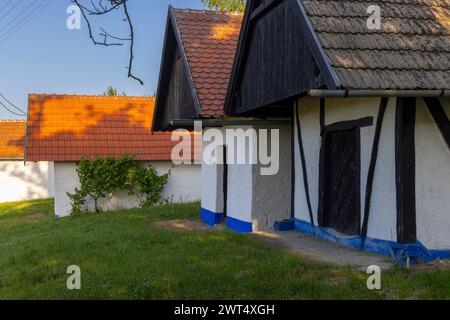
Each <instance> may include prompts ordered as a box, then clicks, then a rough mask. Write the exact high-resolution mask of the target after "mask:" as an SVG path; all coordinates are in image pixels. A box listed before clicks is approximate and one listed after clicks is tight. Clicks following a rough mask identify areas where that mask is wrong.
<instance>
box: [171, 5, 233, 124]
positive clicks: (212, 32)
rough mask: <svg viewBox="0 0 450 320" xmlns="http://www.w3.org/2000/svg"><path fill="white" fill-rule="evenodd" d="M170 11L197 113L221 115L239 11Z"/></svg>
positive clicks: (231, 62)
mask: <svg viewBox="0 0 450 320" xmlns="http://www.w3.org/2000/svg"><path fill="white" fill-rule="evenodd" d="M174 12H175V18H176V21H177V25H178V28H179V30H180V33H181V40H182V42H183V46H184V50H185V53H186V56H187V60H188V63H189V67H190V70H191V74H192V78H193V81H194V86H195V89H196V92H197V96H198V98H199V102H200V107H201V111H202V112H201V114H202V116H203V117H206V118H212V117H220V116H223V115H224V111H223V107H224V103H225V96H226V93H227V89H228V81H229V79H230V74H231V69H232V67H233V60H234V56H235V52H236V47H237V42H238V38H239V32H240V29H241V23H242V15H241V14H235V13H220V12H214V11H204V10H202V11H200V10H192V9H174Z"/></svg>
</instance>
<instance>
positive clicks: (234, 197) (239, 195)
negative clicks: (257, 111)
mask: <svg viewBox="0 0 450 320" xmlns="http://www.w3.org/2000/svg"><path fill="white" fill-rule="evenodd" d="M250 128H251V127H250V126H245V127H236V126H229V127H226V128H224V130H227V129H243V130H247V129H250ZM226 142H227V149H228V153H227V155H228V162H229V163H230V162H231V161H230V157H231V154H232V152H231V150H230V149H231V147H230V145H229V141H226ZM241 147H242V146H241ZM249 149H250V148H248V147H247V148H246V149H242V148H241V149H239V146H238V145H236V146H235V154H236V155H237V154H245V156H246V159H248V157H249V152H250V150H249ZM227 185H228V191H227V198H228V201H227V216H228V217H232V218H235V219H238V220H240V221H244V222H252V209H253V207H252V205H253V201H252V199H253V192H254V190H253V165H252V164H229V165H228V184H227Z"/></svg>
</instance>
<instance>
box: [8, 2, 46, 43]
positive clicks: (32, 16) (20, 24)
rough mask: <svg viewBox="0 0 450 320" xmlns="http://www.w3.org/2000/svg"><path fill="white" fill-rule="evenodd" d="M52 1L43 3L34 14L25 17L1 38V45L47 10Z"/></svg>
mask: <svg viewBox="0 0 450 320" xmlns="http://www.w3.org/2000/svg"><path fill="white" fill-rule="evenodd" d="M44 1H45V0H44ZM52 1H54V0H48V1H47V2H41V4H40V5H39V6H37V7H36V8H35V9H34V12H31V13H29V14H28V15H27V16H25V17H23V19H22V20H20V21H19V22H18V23H17V24H16V25H15V26H13V27H12V28H10V29H9V30H8V31H7V32H6V33H4V34H3V35H1V36H0V44H1V43H3V42H4V41H5V40H6V39H8V38H9V37H10V36H11V35H12V34H14V32H16V31H17V30H19V29H20V28H22V27H23V26H24V25H26V24H27V23H28V22H29V21H30V20H32V19H33V18H34V17H35V16H36V15H37V14H38V13H39V12H40V11H42V10H43V9H44V8H46V7H47V6H48V5H49V4H50V3H51V2H52Z"/></svg>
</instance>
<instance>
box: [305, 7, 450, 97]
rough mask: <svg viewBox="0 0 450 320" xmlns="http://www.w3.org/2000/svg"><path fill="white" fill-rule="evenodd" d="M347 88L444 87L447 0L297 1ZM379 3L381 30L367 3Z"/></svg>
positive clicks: (449, 49)
mask: <svg viewBox="0 0 450 320" xmlns="http://www.w3.org/2000/svg"><path fill="white" fill-rule="evenodd" d="M302 3H303V6H304V8H305V10H306V13H307V15H308V17H309V19H310V21H311V23H312V25H313V28H314V30H315V32H316V33H317V35H318V38H319V41H320V42H321V44H322V47H323V48H324V50H325V53H326V55H327V56H328V59H329V61H330V63H331V65H332V67H333V68H334V70H335V71H336V73H337V76H338V78H339V79H340V81H341V83H342V86H343V87H344V88H346V89H449V88H450V1H449V0H378V1H375V2H374V1H367V0H344V1H337V0H334V1H329V0H320V1H319V0H302ZM373 4H376V5H378V6H380V8H381V29H379V30H376V29H375V30H370V29H369V28H367V19H368V17H369V14H368V13H367V8H368V7H369V6H370V5H373Z"/></svg>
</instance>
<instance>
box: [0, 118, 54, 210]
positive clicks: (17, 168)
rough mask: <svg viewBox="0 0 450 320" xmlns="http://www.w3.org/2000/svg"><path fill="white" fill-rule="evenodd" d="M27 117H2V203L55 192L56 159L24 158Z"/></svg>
mask: <svg viewBox="0 0 450 320" xmlns="http://www.w3.org/2000/svg"><path fill="white" fill-rule="evenodd" d="M26 126H27V123H26V121H21V120H0V136H1V137H2V138H1V139H0V203H4V202H14V201H24V200H34V199H48V198H52V197H53V196H54V188H53V163H51V162H37V163H28V164H25V162H24V148H25V136H26Z"/></svg>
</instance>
